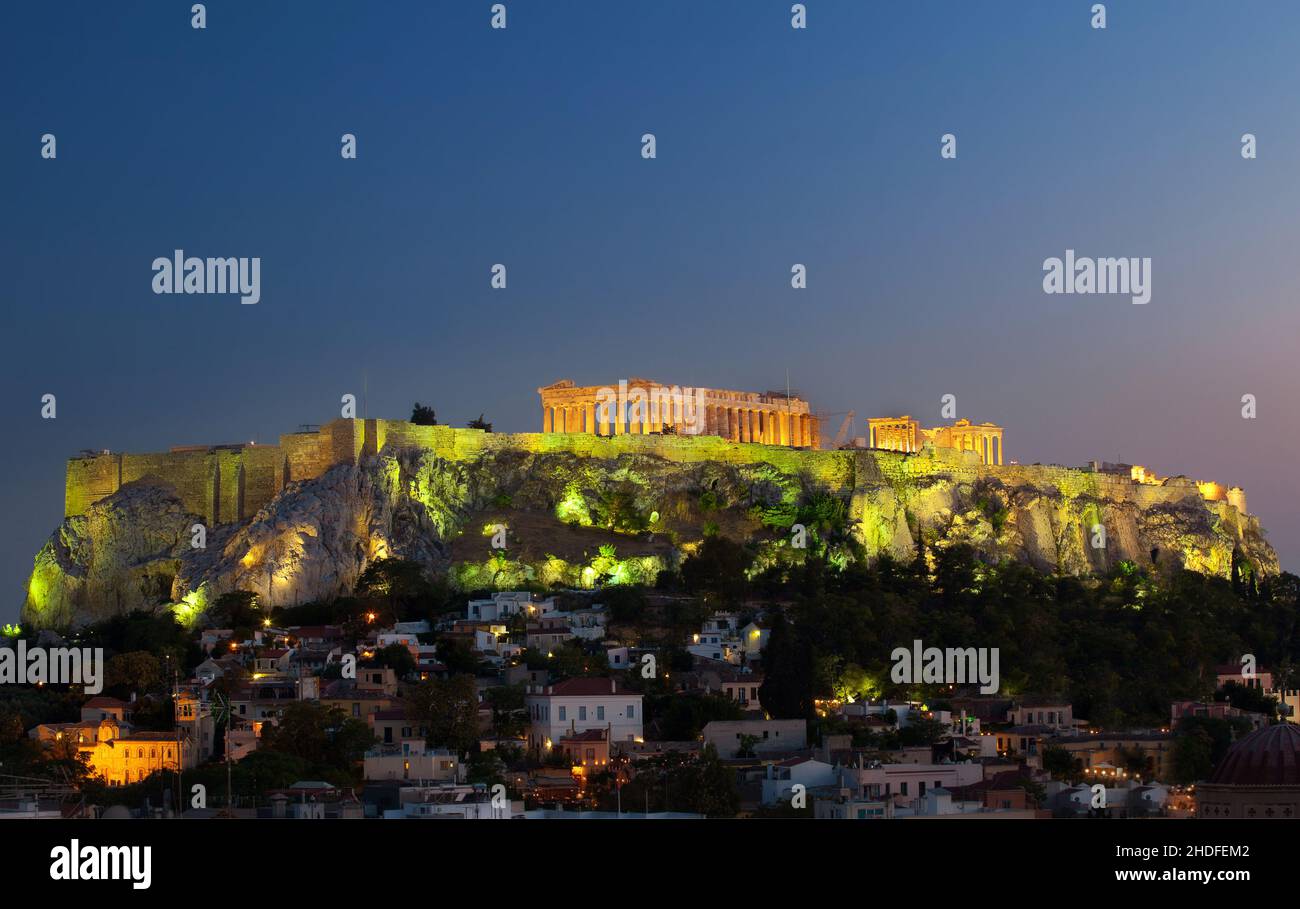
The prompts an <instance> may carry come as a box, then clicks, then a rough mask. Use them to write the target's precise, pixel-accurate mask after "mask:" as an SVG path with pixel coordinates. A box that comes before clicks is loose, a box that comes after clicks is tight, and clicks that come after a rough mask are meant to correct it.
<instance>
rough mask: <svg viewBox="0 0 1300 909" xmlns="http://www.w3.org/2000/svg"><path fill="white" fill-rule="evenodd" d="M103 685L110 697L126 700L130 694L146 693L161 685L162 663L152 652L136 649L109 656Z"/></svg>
mask: <svg viewBox="0 0 1300 909" xmlns="http://www.w3.org/2000/svg"><path fill="white" fill-rule="evenodd" d="M104 668H105V673H104V674H105V676H106V678H105V680H104V687H105V689H106V691H107V692H108V694H110V695H111V696H112V697H116V698H121V699H123V700H127V699H129V698H130V697H131V695H132V694H147V693H149V692H152V691H156V690H157V689H158V688H159V686H160V685H161V683H162V681H163V678H162V664H161V663H160V662H159V660H158V658H157V657H156V656H154V655H153V654H152V653H149V652H148V651H145V650H137V651H133V652H131V653H118V654H114V655H113V656H111V657H109V659H108V664H107V665H106V666H105V667H104Z"/></svg>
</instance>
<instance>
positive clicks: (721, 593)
mask: <svg viewBox="0 0 1300 909" xmlns="http://www.w3.org/2000/svg"><path fill="white" fill-rule="evenodd" d="M753 564H754V556H753V554H752V553H751V552H749V551H748V550H747V549H745V547H744V546H742V545H741V544H739V543H737V542H736V541H735V540H731V539H728V538H727V537H724V536H721V535H719V534H712V535H710V536H706V537H705V538H704V542H703V543H701V544H700V548H699V549H698V550H697V551H696V552H695V554H694V555H691V556H689V557H688V558H687V559H686V560H685V561H684V562H682V581H683V583H685V585H686V589H687V590H688V591H690V592H691V593H703V594H706V595H712V596H716V597H718V598H719V599H722V600H723V601H726V602H737V601H739V600H741V599H743V598H744V596H745V593H746V592H747V591H748V589H749V580H748V578H747V576H746V572H748V571H749V568H750V566H751V565H753Z"/></svg>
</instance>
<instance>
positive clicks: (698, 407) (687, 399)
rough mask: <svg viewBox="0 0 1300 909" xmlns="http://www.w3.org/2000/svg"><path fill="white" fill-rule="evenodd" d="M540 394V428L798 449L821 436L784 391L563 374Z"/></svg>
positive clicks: (805, 409)
mask: <svg viewBox="0 0 1300 909" xmlns="http://www.w3.org/2000/svg"><path fill="white" fill-rule="evenodd" d="M537 393H538V394H539V395H541V398H542V432H579V433H588V434H591V435H600V436H614V435H624V434H630V435H644V434H647V433H676V434H678V435H707V436H719V437H721V438H723V439H727V440H729V441H732V442H758V443H762V444H766V445H790V446H795V447H800V448H818V447H819V442H820V425H819V421H818V419H817V417H816V415H814V414H813V413H812V411H811V409H810V408H809V406H808V402H807V401H804V400H802V399H801V398H798V397H795V396H793V395H786V394H782V393H780V392H772V391H769V392H754V391H729V390H725V389H718V388H692V387H690V386H680V385H664V384H663V383H661V382H655V381H652V380H650V379H625V380H623V381H620V382H619V383H618V384H617V385H581V386H580V385H574V384H573V382H571V381H570V380H568V379H562V380H560V381H559V382H555V383H553V384H551V385H547V386H545V387H543V388H539V389H537Z"/></svg>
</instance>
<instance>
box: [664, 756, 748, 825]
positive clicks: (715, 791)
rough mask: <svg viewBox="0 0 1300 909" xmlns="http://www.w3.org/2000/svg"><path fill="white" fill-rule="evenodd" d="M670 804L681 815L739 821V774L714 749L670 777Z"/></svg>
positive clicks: (680, 767)
mask: <svg viewBox="0 0 1300 909" xmlns="http://www.w3.org/2000/svg"><path fill="white" fill-rule="evenodd" d="M667 785H668V803H669V804H670V805H672V806H673V808H674V809H675V810H677V811H692V812H695V813H696V814H703V815H705V816H706V817H735V816H736V812H737V811H739V810H740V793H739V792H738V791H737V789H736V773H735V771H733V770H731V769H730V768H728V767H727V766H725V765H724V764H723V763H722V761H721V760H719V759H718V752H717V750H716V749H714V747H713V746H712V745H705V746H704V750H703V751H702V752H701V753H700V755H699V757H697V758H696V759H695V760H692V761H689V762H687V763H684V764H681V765H679V766H678V767H676V768H675V769H674V770H672V771H670V772H669V774H668V780H667Z"/></svg>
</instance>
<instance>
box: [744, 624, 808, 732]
mask: <svg viewBox="0 0 1300 909" xmlns="http://www.w3.org/2000/svg"><path fill="white" fill-rule="evenodd" d="M763 664H764V678H763V684H762V686H760V687H759V689H758V697H759V700H760V701H761V702H762V703H763V706H764V708H765V709H766V710H767V712H768V713H769V714H771V715H772V716H773V717H775V718H776V719H801V720H810V719H812V717H813V675H814V660H813V655H812V650H811V648H810V647H809V646H808V644H807V642H806V641H805V640H804V639H803V637H802V636H801V635H800V634H799V631H798V630H797V629H796V628H795V627H794V626H792V625H791V624H790V623H789V622H788V621H786V618H785V614H784V613H782V612H778V613H777V614H776V619H775V620H774V621H773V622H772V635H771V637H769V638H768V641H767V648H766V649H765V650H764V651H763Z"/></svg>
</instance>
